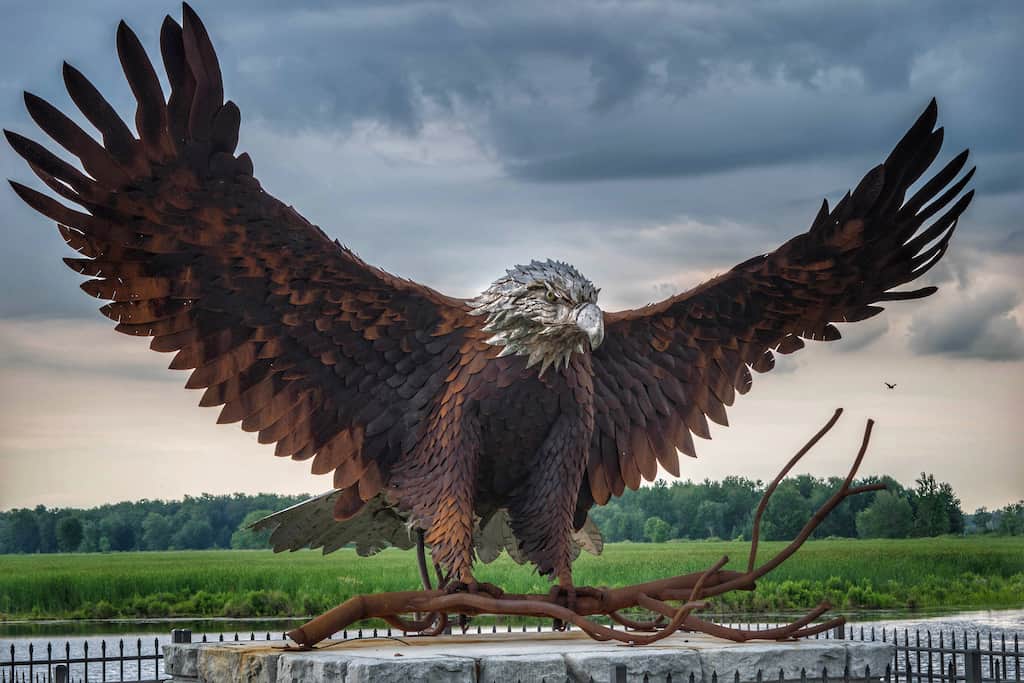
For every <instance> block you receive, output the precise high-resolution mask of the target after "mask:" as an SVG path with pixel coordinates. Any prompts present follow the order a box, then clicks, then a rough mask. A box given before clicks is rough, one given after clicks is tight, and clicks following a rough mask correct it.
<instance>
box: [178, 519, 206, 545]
mask: <svg viewBox="0 0 1024 683" xmlns="http://www.w3.org/2000/svg"><path fill="white" fill-rule="evenodd" d="M171 543H172V544H173V545H174V547H175V548H180V549H182V550H204V549H206V548H210V547H212V546H213V527H212V526H210V523H209V522H208V521H206V520H205V519H201V518H199V517H192V518H190V519H189V520H188V521H186V522H185V523H184V524H183V525H182V526H181V528H180V529H178V531H177V532H175V534H174V536H173V537H172V540H171Z"/></svg>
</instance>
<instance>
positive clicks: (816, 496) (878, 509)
mask: <svg viewBox="0 0 1024 683" xmlns="http://www.w3.org/2000/svg"><path fill="white" fill-rule="evenodd" d="M879 481H883V482H885V483H886V485H887V486H888V490H886V491H879V492H871V493H866V494H862V495H859V496H854V497H852V498H848V499H847V500H846V501H844V502H843V503H842V504H840V505H839V506H838V507H837V508H836V509H835V510H834V511H833V512H832V514H831V515H829V517H828V518H827V519H826V520H825V521H824V522H823V523H822V524H821V526H819V527H818V529H817V531H816V532H815V534H814V536H815V537H818V538H822V537H828V536H838V537H846V538H908V537H912V536H939V535H943V534H976V533H993V534H1004V535H1024V501H1020V502H1017V503H1013V504H1011V505H1007V506H1006V507H1004V508H1001V509H999V510H993V511H989V510H987V509H986V508H980V509H978V510H977V511H975V512H974V513H973V514H964V512H963V511H962V510H961V508H960V500H959V499H958V498H957V497H956V495H955V494H954V492H953V489H952V487H951V486H950V485H949V484H947V483H945V482H938V481H936V479H935V477H934V476H932V475H931V474H926V473H922V474H921V476H920V477H918V479H917V480H916V481H915V482H914V486H913V487H904V486H902V485H901V484H900V483H899V482H897V481H895V480H894V479H892V478H890V477H882V478H877V477H869V478H866V479H862V480H858V481H857V482H855V484H854V485H861V484H872V483H876V482H879ZM841 484H842V479H840V478H838V477H832V478H828V479H818V478H816V477H812V476H809V475H800V476H797V477H792V478H789V479H785V480H783V481H782V482H781V483H780V484H779V487H778V488H777V489H776V491H775V494H774V495H773V496H772V499H771V503H770V504H769V505H768V507H767V509H766V510H765V513H764V516H763V517H762V523H761V530H762V531H761V537H762V538H764V539H766V540H786V539H790V538H793V537H794V536H795V535H796V534H797V533H799V531H800V529H801V528H802V527H803V525H804V524H805V523H806V522H807V520H808V519H810V517H811V515H812V514H813V513H814V511H815V510H816V509H817V508H818V507H819V506H820V505H821V504H822V503H823V502H824V501H825V500H826V499H827V498H828V497H829V496H831V495H832V493H833V492H835V491H836V490H837V489H838V488H839V486H840V485H841ZM764 488H765V484H764V483H763V482H761V481H753V480H750V479H746V478H743V477H726V478H725V479H723V480H722V481H720V482H717V481H708V480H705V481H703V482H700V483H695V482H692V481H677V482H673V483H672V484H667V483H665V482H664V481H658V482H656V483H655V484H654V485H653V486H645V487H643V488H641V489H640V490H639V491H626V493H625V494H624V495H623V496H622V497H620V498H617V499H615V500H613V501H611V502H609V503H608V505H605V506H603V507H597V508H594V509H593V510H592V512H591V514H592V516H593V517H594V521H595V522H597V524H598V526H599V527H600V528H601V530H602V532H603V533H604V536H605V539H606V540H608V541H635V542H661V541H667V540H671V539H709V538H720V539H736V538H742V539H749V538H750V532H751V523H752V517H753V514H754V511H755V509H756V507H757V504H758V502H759V501H760V499H761V495H762V494H763V493H764ZM306 497H307V496H305V495H299V496H279V495H274V494H267V493H261V494H257V495H245V494H241V493H236V494H233V495H221V496H214V495H210V494H203V495H201V496H195V497H194V496H185V498H184V499H183V500H180V501H177V500H174V501H163V500H140V501H137V502H123V503H114V504H109V505H102V506H100V507H95V508H90V509H78V508H61V509H49V508H46V507H44V506H42V505H39V506H37V507H35V508H31V509H30V508H21V509H15V510H10V511H7V512H0V553H53V552H107V551H125V550H203V549H211V548H265V547H267V539H266V535H265V534H256V533H253V532H252V531H250V530H248V529H247V528H246V527H247V526H248V525H249V524H250V523H251V522H253V521H255V520H256V519H259V518H260V517H264V516H266V515H268V514H270V513H271V512H274V511H276V510H281V509H283V508H286V507H288V506H290V505H294V504H296V503H298V502H300V501H302V500H304V499H305V498H306Z"/></svg>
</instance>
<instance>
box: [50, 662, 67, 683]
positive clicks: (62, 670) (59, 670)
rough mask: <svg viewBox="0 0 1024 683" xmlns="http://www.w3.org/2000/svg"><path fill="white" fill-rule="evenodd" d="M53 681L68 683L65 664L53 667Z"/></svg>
mask: <svg viewBox="0 0 1024 683" xmlns="http://www.w3.org/2000/svg"><path fill="white" fill-rule="evenodd" d="M53 680H55V681H56V682H57V683H68V667H67V665H66V664H58V665H57V666H55V667H53Z"/></svg>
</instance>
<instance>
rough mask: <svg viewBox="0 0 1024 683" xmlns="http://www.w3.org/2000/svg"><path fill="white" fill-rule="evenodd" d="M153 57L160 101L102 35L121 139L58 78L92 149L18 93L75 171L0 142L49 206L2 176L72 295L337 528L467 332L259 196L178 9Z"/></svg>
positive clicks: (78, 91)
mask: <svg viewBox="0 0 1024 683" xmlns="http://www.w3.org/2000/svg"><path fill="white" fill-rule="evenodd" d="M160 47H161V52H162V53H163V61H164V65H165V66H166V69H167V76H168V79H169V82H170V86H171V93H170V97H169V98H168V99H167V100H165V99H164V95H163V92H162V90H161V86H160V83H159V80H158V79H157V74H156V72H155V71H154V70H153V67H152V65H151V64H150V61H149V59H148V57H147V55H146V53H145V51H144V50H143V48H142V46H141V44H140V43H139V40H138V38H137V37H136V36H135V34H134V33H132V31H131V30H130V29H129V28H128V27H127V25H125V24H124V22H122V23H121V25H120V26H119V27H118V31H117V49H118V54H119V55H120V58H121V64H122V65H123V67H124V72H125V75H126V76H127V79H128V83H129V84H130V86H131V89H132V91H133V93H134V94H135V97H136V99H137V101H138V110H137V112H136V115H135V123H136V129H137V132H138V137H136V136H135V134H133V133H132V132H131V130H130V129H129V128H128V126H127V125H125V123H124V122H123V121H122V120H121V119H120V118H118V116H117V114H115V112H114V110H113V109H112V107H111V106H110V105H109V104H108V103H107V102H106V100H104V99H103V97H102V96H101V95H100V93H99V92H98V91H97V90H96V89H95V88H94V87H93V85H92V84H91V83H89V81H88V80H86V79H85V77H84V76H82V74H81V73H79V72H78V71H77V70H75V69H74V68H73V67H71V66H68V65H65V66H64V79H65V82H66V84H67V89H68V92H69V93H70V94H71V98H72V99H73V100H74V102H75V103H76V104H77V105H78V107H79V108H80V109H81V110H82V113H83V114H84V115H85V117H86V118H87V119H88V120H89V121H90V122H91V123H92V124H93V125H94V126H95V127H96V128H97V129H98V131H99V133H100V134H101V135H102V144H101V143H99V142H97V141H96V140H94V139H93V138H92V137H90V136H89V135H88V134H86V133H85V132H84V131H83V130H82V129H81V128H79V127H78V126H77V125H76V124H75V123H74V122H72V121H71V120H70V119H69V118H68V117H66V116H65V115H64V114H62V113H61V112H59V111H58V110H57V109H55V108H54V107H53V106H52V105H50V104H48V103H47V102H45V101H43V100H42V99H40V98H38V97H36V96H34V95H31V94H28V93H26V95H25V102H26V105H27V107H28V111H29V113H30V114H31V116H32V118H33V119H34V120H35V121H36V123H38V124H39V126H40V127H41V128H42V129H43V130H44V131H45V132H46V133H48V134H49V135H50V137H52V138H53V139H54V140H55V141H56V142H58V143H59V144H60V145H61V146H63V147H64V148H65V149H67V150H68V151H70V152H71V153H73V154H74V155H76V156H77V157H78V158H79V159H80V160H81V164H82V168H83V169H84V171H85V172H84V173H83V172H82V171H80V170H78V169H77V168H75V167H74V166H72V165H70V164H68V163H67V162H65V161H63V160H62V159H60V158H59V157H57V156H55V155H54V154H52V153H50V152H49V151H47V150H46V149H44V148H43V147H42V146H40V145H38V144H36V143H35V142H33V141H31V140H29V139H27V138H24V137H22V136H20V135H17V134H15V133H11V132H6V131H5V133H6V135H7V139H8V140H9V141H10V143H11V145H12V146H13V147H14V149H15V150H16V151H17V152H18V154H20V155H21V156H22V157H24V158H25V160H26V161H28V163H29V165H30V166H31V168H32V170H33V171H34V172H35V173H36V175H38V176H39V178H41V179H42V181H43V182H44V183H46V185H48V186H49V187H50V189H52V190H53V191H54V192H55V193H57V194H58V195H59V196H60V197H62V198H64V199H66V200H68V201H70V202H73V203H75V204H78V205H80V206H81V207H83V208H84V211H78V210H73V209H71V208H68V206H66V205H65V204H62V203H61V202H59V201H56V200H55V199H53V198H51V197H49V196H47V195H44V194H41V193H39V192H36V191H35V190H32V189H29V188H28V187H25V186H23V185H20V184H18V183H14V182H12V186H13V187H14V190H15V191H16V192H17V193H18V195H19V196H20V197H21V198H22V199H23V200H25V201H26V202H27V203H28V204H29V205H31V206H32V207H33V208H35V209H36V210H38V211H39V212H41V213H43V214H45V215H46V216H49V217H50V218H52V219H54V220H56V221H57V222H58V224H59V226H58V227H59V229H60V232H61V234H62V235H63V236H64V238H65V240H66V241H67V243H68V244H69V245H70V246H71V247H72V248H74V249H75V250H77V251H78V252H80V253H81V255H82V257H83V258H68V259H65V261H66V262H67V264H68V265H69V266H71V268H73V269H74V270H76V271H78V272H79V273H82V274H84V275H87V276H90V277H91V278H92V279H90V280H88V281H86V282H85V283H83V284H82V289H84V290H85V291H86V292H88V293H89V294H91V295H93V296H95V297H97V298H100V299H106V300H110V301H111V303H109V304H107V305H105V306H103V308H101V309H100V310H101V311H102V313H103V314H104V315H106V316H107V317H109V318H111V319H112V320H114V322H116V323H117V328H116V329H117V330H118V331H120V332H124V333H126V334H131V335H138V336H148V337H152V338H153V340H152V343H151V347H152V348H153V349H154V350H156V351H174V352H176V355H175V356H174V360H173V361H172V362H171V368H174V369H181V370H185V369H189V370H192V373H191V376H190V377H189V380H188V383H187V384H186V386H187V387H188V388H192V389H200V388H201V389H205V392H204V393H203V397H202V399H201V400H200V404H201V405H203V406H219V405H222V406H223V408H222V409H221V412H220V417H219V418H218V421H219V422H222V423H228V422H241V426H242V429H245V430H246V431H250V432H258V433H259V441H260V442H261V443H276V444H277V446H276V451H275V453H276V455H278V456H291V457H292V458H294V459H296V460H306V459H309V458H313V463H312V469H313V472H314V473H317V474H323V473H328V472H331V471H332V470H333V471H334V483H335V486H337V487H338V488H342V489H345V494H344V495H342V496H340V500H339V502H338V504H337V507H336V513H337V514H339V516H347V515H350V514H353V513H354V512H355V511H357V510H358V509H359V508H360V507H361V506H362V504H363V502H364V501H367V500H370V499H371V498H373V496H374V495H375V494H377V493H378V491H380V489H381V487H382V486H383V485H384V483H385V482H386V480H387V473H388V468H389V466H390V465H391V463H392V461H393V459H394V458H395V457H396V454H397V453H398V452H399V450H400V448H401V444H402V443H403V441H406V440H408V439H412V438H416V436H415V434H413V432H415V430H416V429H417V425H418V424H419V420H418V418H419V416H421V415H422V414H423V413H424V411H425V407H426V406H427V402H428V401H429V399H430V397H431V396H433V395H434V394H435V393H436V391H437V389H438V387H439V386H441V384H442V383H443V381H444V378H445V376H446V375H447V373H448V370H446V369H445V368H446V367H447V366H448V365H449V364H450V363H451V361H452V359H453V358H454V357H455V355H456V354H457V352H458V349H459V345H460V343H461V337H462V335H463V332H464V331H465V329H466V328H468V327H472V326H473V325H474V322H473V320H474V319H473V318H472V317H471V316H469V315H468V314H467V313H466V310H467V309H466V306H465V305H464V304H463V303H462V302H461V301H458V300H455V299H450V298H448V297H445V296H443V295H441V294H439V293H437V292H435V291H432V290H430V289H428V288H426V287H423V286H421V285H417V284H415V283H412V282H409V281H406V280H401V279H399V278H396V277H393V276H391V275H389V274H387V273H385V272H383V271H381V270H378V269H376V268H373V267H371V266H368V265H367V264H366V263H364V262H363V261H361V260H360V259H359V258H358V257H356V256H355V255H354V254H353V253H352V252H351V251H349V250H348V249H345V248H344V247H342V246H341V245H340V244H338V243H337V242H333V241H331V240H330V239H329V238H328V237H327V235H326V234H325V233H324V232H323V231H321V230H320V229H319V228H318V227H316V226H314V225H312V224H311V223H309V222H308V221H306V220H305V219H304V218H302V216H300V215H299V214H298V213H296V212H295V210H294V209H292V208H291V207H289V206H285V205H284V204H282V203H281V202H279V201H278V200H276V199H274V198H273V197H271V196H270V195H269V194H267V193H266V192H264V191H263V189H262V188H261V187H260V184H259V182H258V181H256V179H255V178H253V175H252V173H253V169H252V162H251V161H250V159H249V157H248V155H246V154H241V155H237V156H236V155H235V146H236V143H237V141H238V128H239V110H238V107H236V106H235V105H234V103H232V102H224V101H223V93H224V89H223V85H222V83H221V76H220V67H219V65H218V63H217V57H216V55H215V54H214V50H213V46H212V45H211V43H210V40H209V38H208V36H207V33H206V30H205V29H204V28H203V25H202V24H201V23H200V21H199V19H198V17H197V16H196V15H195V13H194V12H193V11H192V10H191V8H189V7H188V6H187V5H185V7H184V22H183V27H182V26H179V25H178V24H177V23H176V22H175V21H174V20H173V19H171V18H170V17H167V19H166V20H165V21H164V25H163V29H162V31H161V35H160Z"/></svg>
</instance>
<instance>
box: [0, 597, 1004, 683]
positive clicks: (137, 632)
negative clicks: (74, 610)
mask: <svg viewBox="0 0 1024 683" xmlns="http://www.w3.org/2000/svg"><path fill="white" fill-rule="evenodd" d="M835 614H844V615H845V616H846V617H847V620H848V623H849V624H850V625H852V626H853V628H854V629H855V630H857V629H859V628H861V627H863V628H864V629H865V632H866V634H870V630H871V629H872V628H874V629H875V631H876V634H877V637H878V638H879V639H880V638H881V631H882V629H887V630H888V631H889V632H891V631H892V630H893V629H898V630H899V637H900V641H901V642H902V641H903V637H904V636H903V634H904V631H905V632H907V633H908V634H909V635H910V637H911V638H913V637H914V631H915V630H920V631H921V632H922V634H923V633H924V632H925V631H928V632H930V633H932V634H933V636H935V637H937V636H938V634H939V633H940V632H941V633H942V634H943V637H944V638H945V639H946V642H947V643H948V642H952V639H954V638H955V640H956V642H957V643H958V644H959V643H960V642H962V641H963V638H964V637H965V636H966V637H969V638H970V639H971V642H973V641H974V639H975V637H976V636H977V635H979V634H980V637H981V639H982V641H983V642H987V639H988V637H989V635H990V634H991V636H992V638H993V639H995V640H996V641H998V640H999V639H1000V638H1001V637H1002V636H1003V634H1005V635H1006V637H1007V638H1008V639H1012V638H1013V635H1014V634H1018V635H1019V636H1021V637H1022V638H1024V609H1008V610H974V611H967V612H926V611H915V612H910V611H906V610H900V611H871V612H846V613H843V612H838V611H837V612H835ZM709 616H710V615H709ZM791 618H793V615H786V614H777V615H757V616H756V617H750V618H744V616H742V615H734V616H733V617H731V618H726V617H722V616H716V617H714V620H715V621H719V622H727V621H732V622H734V623H751V622H753V621H755V620H756V622H757V623H767V624H771V623H780V622H784V621H787V620H788V619H791ZM303 621H304V620H303V619H248V620H247V619H151V620H128V619H115V620H102V621H99V620H96V621H89V620H82V621H20V622H0V662H2V661H9V659H10V658H11V656H12V654H13V656H14V658H15V659H18V660H27V659H28V658H29V648H30V646H31V647H32V658H33V659H36V660H38V659H40V658H44V657H45V656H46V653H47V647H49V648H50V649H51V651H52V652H53V653H54V655H55V656H56V657H59V658H63V657H65V655H67V656H70V657H71V658H81V657H83V655H84V654H85V653H86V646H87V647H88V656H89V658H90V659H92V658H94V657H99V656H100V655H101V653H102V652H103V647H104V641H105V642H106V645H105V647H106V653H107V655H108V656H111V655H116V654H118V653H120V652H122V649H121V648H123V652H124V653H125V654H127V655H130V656H131V657H133V658H135V659H133V660H132V661H128V662H125V663H123V664H122V663H115V662H108V663H107V664H106V676H107V678H108V679H110V680H119V679H120V678H119V677H121V676H122V672H123V679H124V680H135V679H136V678H140V677H141V679H142V680H152V679H153V678H155V676H156V675H161V676H162V675H163V670H162V669H159V668H158V667H159V664H158V663H155V662H154V661H153V660H152V659H149V660H147V659H145V657H147V656H152V655H153V654H154V653H155V652H158V651H159V648H160V647H161V646H162V645H164V644H166V643H169V642H170V640H171V636H170V632H171V630H172V629H176V628H187V629H190V630H191V631H192V632H193V642H195V641H198V640H201V639H202V637H203V635H206V637H207V639H208V640H220V639H221V638H223V639H224V640H235V639H236V638H237V639H239V640H250V639H256V640H265V639H266V638H267V637H268V636H269V637H270V638H271V639H272V640H276V641H278V642H281V641H282V638H283V634H284V632H285V631H287V630H289V629H291V628H294V627H295V626H299V625H301V624H302V622H303ZM482 628H483V629H484V631H485V632H486V631H489V630H490V626H484V627H482ZM499 628H501V627H499ZM518 628H521V627H517V630H518ZM535 629H536V627H535V626H534V627H530V630H535ZM472 630H473V631H475V630H476V629H475V628H473V629H472ZM501 630H504V628H501ZM545 630H546V629H545ZM367 635H369V633H367ZM138 654H141V655H142V656H141V657H136V656H137V655H138ZM122 666H123V669H122ZM102 667H103V665H102V664H100V663H91V664H90V665H89V678H90V679H92V680H100V679H101V677H102V675H103V669H102ZM35 671H36V672H37V673H39V672H42V673H45V671H46V669H45V667H42V668H38V667H37V668H36V669H35ZM75 671H76V674H75V675H76V677H77V676H78V675H80V674H79V673H78V672H79V671H80V665H78V666H76V667H75Z"/></svg>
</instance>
